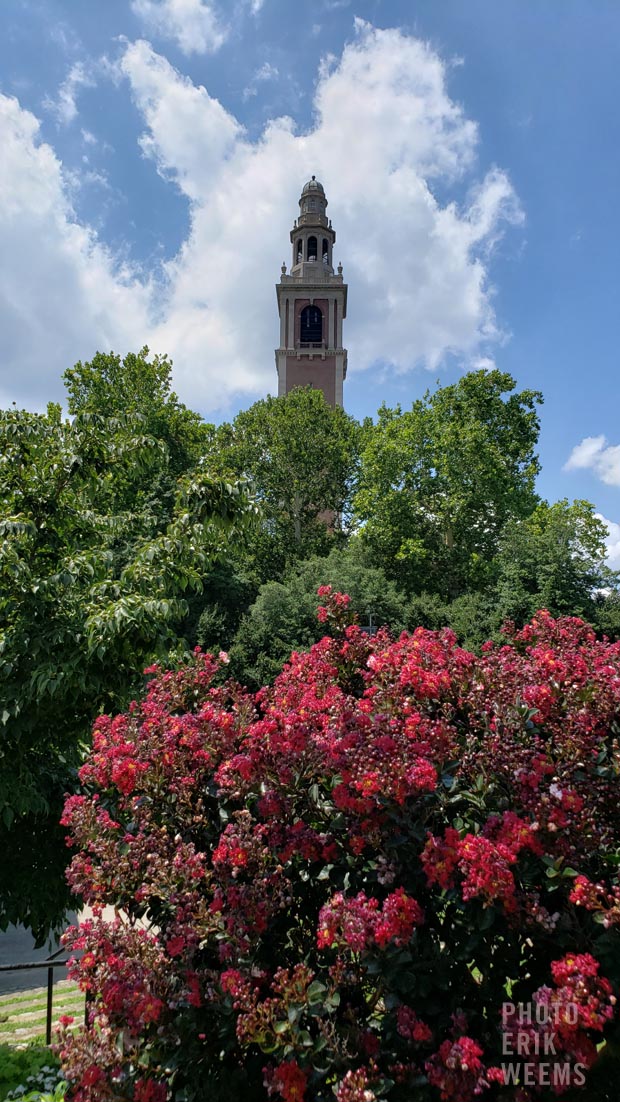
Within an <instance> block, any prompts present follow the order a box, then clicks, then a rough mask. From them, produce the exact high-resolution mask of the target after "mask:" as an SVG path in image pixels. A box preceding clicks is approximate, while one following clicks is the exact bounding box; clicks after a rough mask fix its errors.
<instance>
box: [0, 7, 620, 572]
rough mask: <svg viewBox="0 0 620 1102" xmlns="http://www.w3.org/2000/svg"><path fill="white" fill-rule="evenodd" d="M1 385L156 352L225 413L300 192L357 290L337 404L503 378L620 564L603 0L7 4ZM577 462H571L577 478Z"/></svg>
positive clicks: (612, 111)
mask: <svg viewBox="0 0 620 1102" xmlns="http://www.w3.org/2000/svg"><path fill="white" fill-rule="evenodd" d="M1 20H2V34H1V35H0V130H1V131H2V148H3V156H2V158H1V159H0V198H1V200H2V201H1V203H0V353H1V354H0V398H1V400H2V402H3V403H7V402H10V401H12V400H15V401H17V402H18V404H21V405H27V406H29V407H31V408H42V407H43V406H44V404H45V402H46V401H48V400H49V399H52V398H58V397H60V396H61V393H62V388H61V384H60V375H61V373H62V371H63V369H64V368H65V367H67V366H70V365H71V364H72V363H73V362H75V361H76V360H77V359H79V358H82V359H84V358H90V356H92V354H93V353H94V352H95V350H96V349H98V348H100V349H103V350H108V349H109V348H114V349H115V350H117V351H121V352H124V351H128V350H129V349H131V348H135V347H138V346H140V345H141V344H143V343H148V344H149V346H150V347H151V348H152V349H153V350H157V351H162V352H163V351H167V352H169V353H170V355H171V356H172V357H173V359H174V362H175V383H176V386H177V390H178V392H179V394H180V396H181V397H182V398H183V400H184V401H186V402H187V403H188V404H189V405H191V406H193V407H194V408H196V409H199V410H200V411H201V412H202V413H203V414H204V415H205V416H207V417H209V418H211V419H214V420H221V419H222V418H224V417H229V416H231V415H232V414H234V412H235V411H236V410H237V409H239V408H243V407H244V406H247V405H248V404H250V402H252V401H254V400H255V399H256V398H258V397H261V396H262V395H264V394H265V393H266V392H268V391H269V390H271V391H272V392H273V390H274V389H275V382H276V381H275V368H274V358H273V348H274V347H275V344H276V342H277V334H278V326H277V313H276V300H275V294H274V288H273V285H274V283H275V281H276V279H277V278H278V276H279V266H280V263H281V262H282V260H283V259H286V260H287V262H288V261H289V249H290V245H289V243H288V231H289V229H290V225H291V223H292V220H293V218H294V217H295V216H296V214H297V199H298V195H299V191H300V189H301V186H302V184H303V182H304V180H305V179H307V177H308V176H309V175H310V174H311V173H313V172H314V173H316V175H317V176H318V177H319V179H321V180H322V181H323V183H324V185H325V189H326V192H327V197H328V199H329V201H330V206H329V214H330V216H331V217H332V219H333V223H334V226H335V229H336V231H337V234H338V240H337V245H336V259H338V260H342V263H343V265H344V272H345V277H346V278H347V280H348V282H349V316H348V319H347V328H346V341H345V343H346V344H347V346H348V348H349V366H350V370H349V377H348V379H347V383H346V390H345V405H346V407H347V409H349V410H350V411H351V412H352V413H354V414H355V415H356V416H360V417H361V416H363V415H365V414H373V413H374V412H375V411H376V409H377V407H378V405H379V404H380V403H381V402H382V401H386V402H387V403H388V404H394V403H395V402H401V404H403V405H407V404H409V402H410V401H411V400H412V399H414V398H415V397H417V396H419V395H420V394H422V393H423V392H424V390H425V389H426V387H427V386H429V385H430V386H432V385H434V383H435V381H436V380H440V381H441V382H442V383H446V382H450V381H453V380H454V379H456V378H458V376H459V374H460V373H461V372H462V371H463V370H467V369H468V368H471V367H476V366H485V365H490V364H491V363H493V362H494V363H495V364H497V366H498V367H500V368H502V369H504V370H507V371H509V372H510V373H511V374H513V375H514V376H515V378H516V379H517V382H518V384H519V386H521V387H526V386H527V387H533V388H536V389H540V390H542V391H543V393H544V397H545V404H544V406H543V407H542V411H541V416H542V434H541V447H540V453H541V459H542V462H543V475H542V477H541V479H540V491H541V493H542V494H544V495H545V496H547V497H548V498H550V499H555V498H559V497H565V496H566V497H570V498H573V497H586V498H588V499H589V500H591V501H594V503H595V504H596V507H597V509H599V510H600V512H601V513H602V514H603V515H604V516H605V517H606V518H608V519H609V521H610V554H611V557H612V561H613V562H614V563H615V564H617V565H620V427H619V426H618V416H617V413H618V397H619V393H618V391H619V384H618V351H617V349H618V340H617V332H616V330H617V325H618V317H619V314H620V311H619V299H620V295H619V291H620V275H619V272H620V265H619V264H618V257H617V254H618V251H619V246H620V233H619V228H620V227H619V223H620V217H619V214H618V195H619V194H620V115H619V113H618V109H617V104H618V98H619V92H620V87H619V85H620V77H619V75H618V70H619V67H618V61H617V57H618V55H617V43H618V37H619V34H620V8H619V7H618V4H617V0H597V2H596V3H595V4H592V3H588V2H587V0H562V2H559V0H503V2H502V3H497V2H495V0H467V3H464V2H463V0H314V2H311V0H308V2H306V3H298V2H297V0H262V2H261V0H106V3H105V4H103V3H85V2H79V0H3V5H2V15H1ZM569 459H570V464H569V469H568V470H567V469H565V468H566V464H567V462H568V461H569Z"/></svg>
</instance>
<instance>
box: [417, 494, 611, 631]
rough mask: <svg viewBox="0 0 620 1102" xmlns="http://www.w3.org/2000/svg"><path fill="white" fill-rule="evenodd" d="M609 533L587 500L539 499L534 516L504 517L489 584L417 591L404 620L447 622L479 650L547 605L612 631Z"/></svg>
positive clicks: (430, 625) (435, 624) (555, 613)
mask: <svg viewBox="0 0 620 1102" xmlns="http://www.w3.org/2000/svg"><path fill="white" fill-rule="evenodd" d="M605 536H606V529H605V526H604V524H603V523H602V522H601V521H600V520H599V519H598V518H597V516H596V515H595V513H594V506H593V505H591V504H590V502H588V501H573V502H572V503H571V502H568V501H558V502H555V503H554V504H553V505H549V504H548V503H547V502H544V501H543V502H540V504H539V505H538V506H537V507H536V509H535V510H534V511H533V513H532V514H531V515H530V516H529V517H526V518H525V519H520V520H515V519H513V520H509V521H508V523H507V524H506V526H505V528H504V530H503V532H502V533H501V534H500V537H499V548H498V552H497V555H496V556H495V558H494V559H493V560H492V562H491V563H489V576H490V579H492V580H490V581H489V584H488V585H487V587H486V589H485V590H483V591H475V590H474V591H471V592H468V593H463V594H461V595H460V596H458V597H456V598H455V599H454V600H453V601H447V602H445V601H442V600H441V598H439V597H438V596H437V595H436V594H428V593H423V594H420V595H418V596H415V597H413V598H412V600H411V602H410V605H409V608H408V612H407V626H408V627H409V628H411V629H412V628H414V627H416V626H417V624H418V623H419V624H421V625H422V626H423V627H428V628H433V629H437V628H440V627H448V626H449V627H451V628H452V629H453V630H454V631H455V632H456V634H457V635H458V637H459V641H460V642H461V643H462V644H463V645H464V646H466V647H469V648H471V649H473V650H477V649H478V648H479V647H480V646H481V645H482V643H483V642H484V641H485V639H489V638H493V639H496V640H498V639H500V638H501V634H500V633H501V628H502V625H503V624H504V623H505V622H506V621H512V622H513V623H515V624H516V626H517V627H522V626H523V625H524V624H526V623H527V622H528V621H529V620H531V618H532V617H533V616H534V614H535V612H536V611H537V610H538V609H540V608H546V609H547V611H548V612H550V613H551V614H552V615H553V616H580V617H582V618H584V619H586V620H589V621H590V622H591V623H592V624H593V625H594V626H595V627H598V628H599V629H601V630H608V633H609V634H611V635H612V636H613V635H615V630H616V625H617V624H618V623H620V619H617V607H618V594H617V575H616V574H614V572H613V571H611V570H609V568H608V567H607V566H606V564H605V550H606V549H605ZM602 590H603V591H604V592H601V591H602Z"/></svg>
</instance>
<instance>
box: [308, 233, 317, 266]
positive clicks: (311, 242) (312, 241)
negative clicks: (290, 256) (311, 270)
mask: <svg viewBox="0 0 620 1102" xmlns="http://www.w3.org/2000/svg"><path fill="white" fill-rule="evenodd" d="M316 254H317V243H316V237H309V238H308V260H316Z"/></svg>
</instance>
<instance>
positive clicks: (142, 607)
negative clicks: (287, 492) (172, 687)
mask: <svg viewBox="0 0 620 1102" xmlns="http://www.w3.org/2000/svg"><path fill="white" fill-rule="evenodd" d="M104 409H105V406H104ZM109 414H110V411H109V410H108V409H105V414H104V415H101V414H99V413H96V412H92V411H91V409H90V408H89V409H83V410H81V411H80V412H77V413H76V415H75V416H74V418H73V420H63V419H62V417H61V412H60V408H59V407H56V406H50V407H49V408H48V412H47V414H46V415H41V414H31V413H26V412H22V411H18V410H9V411H3V412H0V454H1V456H2V462H1V463H0V680H1V685H2V688H1V695H0V844H1V845H2V848H3V853H5V854H8V855H9V859H8V861H6V862H4V863H3V866H2V872H0V927H1V926H5V925H6V924H7V923H8V922H11V921H18V920H19V921H23V922H25V923H26V924H28V925H30V926H31V927H32V928H33V930H34V931H35V933H39V934H40V933H43V932H45V929H46V927H47V926H48V925H50V924H52V923H53V922H55V921H56V920H58V919H59V917H60V915H61V913H62V910H63V906H64V903H65V899H64V891H63V881H62V876H61V873H60V871H59V867H62V864H63V862H64V858H65V852H66V851H65V849H64V846H63V845H62V841H61V842H60V849H59V848H58V836H59V828H57V827H56V826H55V824H56V822H57V820H58V815H59V808H60V806H61V801H62V795H63V792H64V791H66V790H67V788H68V787H70V786H71V784H72V775H73V773H74V771H75V768H76V766H77V764H78V762H79V760H80V743H81V741H82V740H84V739H86V737H87V736H88V732H89V728H90V724H91V722H92V720H93V718H94V717H95V716H96V715H97V713H98V712H100V711H103V710H109V709H113V708H117V707H118V706H120V705H121V702H123V703H124V704H126V703H127V701H128V699H129V698H130V697H131V695H132V694H134V693H135V692H136V691H137V690H139V688H140V686H141V683H142V681H141V675H140V671H141V670H142V669H143V668H144V666H145V665H146V664H147V663H148V662H151V661H152V660H153V659H155V658H158V657H164V656H165V655H166V654H168V652H170V651H171V650H174V648H175V647H176V648H177V649H178V648H179V647H180V646H181V640H180V632H179V627H180V625H181V624H182V621H183V617H184V616H185V615H186V612H187V603H186V599H185V594H186V593H187V592H189V591H192V590H199V589H200V587H201V586H202V584H203V579H204V577H205V576H206V575H208V573H209V571H210V570H211V569H212V567H213V565H214V564H215V563H216V562H218V561H221V560H222V558H223V557H225V556H226V555H227V553H228V549H229V547H230V545H231V542H232V541H235V540H237V539H238V538H239V537H241V536H242V535H243V533H244V531H245V528H246V527H247V524H248V520H249V518H250V516H251V515H252V511H253V507H252V505H251V502H250V499H249V497H248V494H247V492H246V490H245V488H244V487H243V485H242V484H241V483H230V482H225V481H223V480H222V479H221V478H220V477H219V476H218V477H213V476H210V475H209V474H208V473H207V472H206V471H203V470H202V469H201V468H199V467H198V468H196V469H195V470H193V471H191V470H190V471H188V472H187V473H186V474H185V475H183V477H181V478H180V479H178V480H176V479H175V481H174V495H173V497H172V498H171V500H170V501H169V502H167V503H166V505H165V508H163V507H162V508H160V507H159V506H158V505H157V502H156V501H154V500H153V499H152V498H151V499H150V500H149V499H148V496H147V495H146V494H145V490H144V487H145V486H146V485H147V484H148V482H149V478H150V475H151V472H155V473H156V474H158V475H159V476H161V481H162V482H163V481H165V479H164V475H165V476H166V478H167V477H168V472H167V459H168V455H169V453H168V447H167V444H166V443H165V442H164V441H163V440H162V439H161V438H160V439H157V438H155V437H154V436H151V435H148V434H145V433H144V424H145V421H144V417H143V416H141V415H137V416H136V415H135V414H134V413H133V412H132V411H130V412H129V413H125V414H122V415H121V414H120V413H117V414H116V415H114V416H112V415H109ZM132 488H133V490H134V491H135V497H134V500H133V501H132V500H131V493H130V491H131V489H132Z"/></svg>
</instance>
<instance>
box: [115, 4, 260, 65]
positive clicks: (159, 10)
mask: <svg viewBox="0 0 620 1102" xmlns="http://www.w3.org/2000/svg"><path fill="white" fill-rule="evenodd" d="M259 6H260V5H259ZM131 7H132V10H133V11H134V13H135V14H136V15H137V16H138V17H139V18H140V19H142V20H143V22H144V25H145V27H146V28H147V30H148V31H149V32H150V33H151V34H158V35H161V36H162V37H163V38H169V39H172V40H173V41H175V42H176V43H177V45H178V46H179V48H180V49H181V50H182V51H183V53H184V54H204V53H215V51H216V50H219V48H220V46H221V45H222V43H223V42H225V40H226V37H227V33H228V32H227V29H226V28H225V27H224V26H223V25H222V24H221V23H220V21H219V19H218V17H217V15H216V14H215V11H214V10H213V5H212V4H211V3H209V0H132V2H131Z"/></svg>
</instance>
